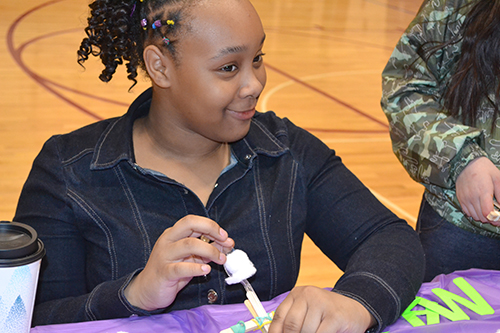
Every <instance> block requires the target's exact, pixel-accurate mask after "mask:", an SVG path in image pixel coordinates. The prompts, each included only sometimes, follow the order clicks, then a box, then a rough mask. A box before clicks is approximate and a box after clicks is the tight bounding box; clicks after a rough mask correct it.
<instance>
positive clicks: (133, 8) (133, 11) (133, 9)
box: [130, 2, 136, 17]
mask: <svg viewBox="0 0 500 333" xmlns="http://www.w3.org/2000/svg"><path fill="white" fill-rule="evenodd" d="M135 5H136V2H134V6H133V7H132V13H130V17H132V15H134V13H135Z"/></svg>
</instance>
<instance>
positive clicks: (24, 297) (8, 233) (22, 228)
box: [0, 221, 45, 333]
mask: <svg viewBox="0 0 500 333" xmlns="http://www.w3.org/2000/svg"><path fill="white" fill-rule="evenodd" d="M44 255H45V248H44V246H43V243H42V241H41V240H39V239H38V235H37V233H36V231H35V229H33V228H32V227H30V226H28V225H26V224H23V223H17V222H7V221H0V332H2V333H27V332H29V331H30V327H31V319H32V316H33V307H34V304H35V294H36V287H37V284H38V274H39V272H40V263H41V261H42V257H43V256H44Z"/></svg>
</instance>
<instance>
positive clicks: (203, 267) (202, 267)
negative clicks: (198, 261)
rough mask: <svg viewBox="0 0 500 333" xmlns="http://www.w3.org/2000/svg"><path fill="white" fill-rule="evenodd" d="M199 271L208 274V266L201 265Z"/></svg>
mask: <svg viewBox="0 0 500 333" xmlns="http://www.w3.org/2000/svg"><path fill="white" fill-rule="evenodd" d="M201 270H202V271H203V272H204V273H208V272H210V266H209V265H201Z"/></svg>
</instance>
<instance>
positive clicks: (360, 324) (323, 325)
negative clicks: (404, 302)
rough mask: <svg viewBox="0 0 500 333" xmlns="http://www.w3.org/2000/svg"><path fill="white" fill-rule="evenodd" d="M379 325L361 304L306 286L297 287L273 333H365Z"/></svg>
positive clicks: (283, 305) (279, 312)
mask: <svg viewBox="0 0 500 333" xmlns="http://www.w3.org/2000/svg"><path fill="white" fill-rule="evenodd" d="M375 324H376V321H375V319H374V318H373V316H372V315H371V314H370V313H369V312H368V310H367V309H366V308H365V307H364V306H363V305H361V303H359V302H358V301H355V300H354V299H352V298H349V297H346V296H343V295H340V294H337V293H335V292H332V291H329V290H325V289H321V288H318V287H313V286H303V287H295V288H294V289H293V290H292V291H291V292H290V294H289V295H288V296H287V297H286V298H285V300H284V301H283V302H282V303H281V304H280V306H279V307H278V308H277V309H276V312H275V314H274V318H273V321H272V323H271V326H270V327H269V333H285V332H286V333H299V332H300V333H315V332H317V333H341V332H342V333H344V332H345V333H347V332H349V333H363V332H365V331H366V330H367V329H368V328H370V327H372V326H374V325H375Z"/></svg>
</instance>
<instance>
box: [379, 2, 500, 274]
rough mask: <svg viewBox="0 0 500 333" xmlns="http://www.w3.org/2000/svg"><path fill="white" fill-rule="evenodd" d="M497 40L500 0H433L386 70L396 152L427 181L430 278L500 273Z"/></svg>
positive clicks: (424, 217) (386, 104) (422, 225)
mask: <svg viewBox="0 0 500 333" xmlns="http://www.w3.org/2000/svg"><path fill="white" fill-rule="evenodd" d="M499 44H500V1H498V0H488V1H483V0H447V1H441V2H435V1H425V2H424V3H423V5H422V7H421V9H420V11H419V13H418V15H417V16H416V17H415V19H414V20H413V22H412V23H411V24H410V26H409V27H408V28H407V30H406V32H405V34H404V35H403V37H402V38H401V40H400V41H399V43H398V45H397V46H396V50H395V51H394V53H393V55H392V56H391V59H390V60H389V63H388V64H387V66H386V68H385V70H384V73H383V82H384V83H383V92H384V93H383V97H382V108H383V109H384V112H385V113H386V115H387V117H388V119H389V123H390V127H391V138H392V140H393V149H394V152H395V153H396V155H397V156H398V158H399V159H400V161H401V162H402V163H403V165H404V166H405V168H406V169H407V171H408V173H409V174H410V176H411V177H412V178H413V179H415V180H416V181H418V182H420V183H422V184H424V186H425V194H424V199H423V201H422V205H421V210H420V214H419V219H418V223H417V230H418V231H419V235H420V239H421V241H422V244H423V246H424V250H425V253H426V275H425V281H430V280H431V279H432V278H433V277H434V276H436V275H438V274H442V273H445V274H446V273H450V272H453V271H455V270H464V269H469V268H472V267H475V268H483V269H500V227H499V226H500V224H499V222H498V220H497V218H498V213H496V212H495V209H494V200H495V198H496V199H500V170H499V169H498V166H499V165H500V150H499V145H498V142H499V141H498V140H499V139H500V131H499V130H498V126H499V123H498V119H499V104H498V102H499V100H500V98H499V92H500V90H499V89H500V88H499V85H498V78H499V77H500V67H499V64H500V51H499ZM490 213H491V215H490Z"/></svg>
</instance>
